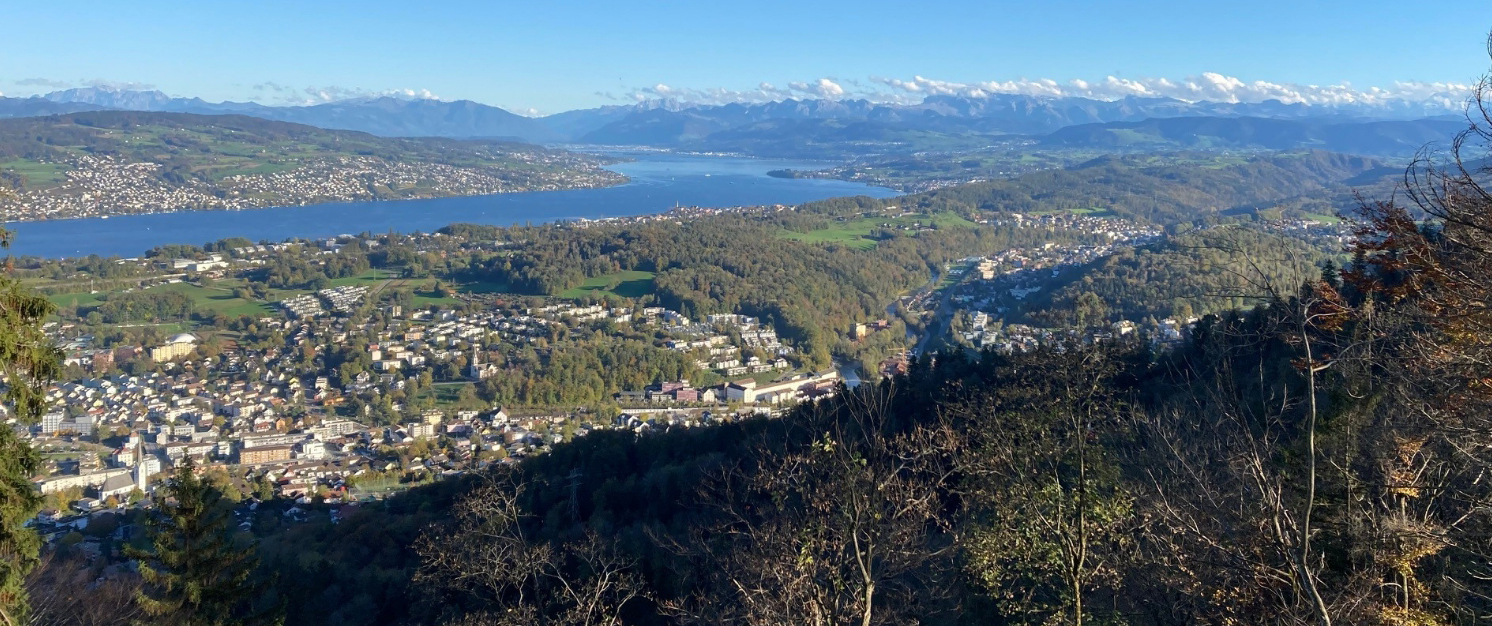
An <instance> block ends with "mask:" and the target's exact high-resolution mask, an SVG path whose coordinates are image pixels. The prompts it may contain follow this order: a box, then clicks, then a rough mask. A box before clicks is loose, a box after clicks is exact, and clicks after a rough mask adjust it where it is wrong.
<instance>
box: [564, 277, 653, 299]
mask: <svg viewBox="0 0 1492 626" xmlns="http://www.w3.org/2000/svg"><path fill="white" fill-rule="evenodd" d="M653 276H654V274H653V273H652V272H639V271H627V272H615V273H612V274H606V275H603V276H597V277H595V278H591V279H588V280H586V281H585V282H584V283H581V284H580V286H579V287H576V288H574V289H566V290H565V291H562V292H560V294H559V295H560V297H561V298H584V297H586V296H598V297H599V296H616V297H620V298H641V297H643V296H645V295H648V294H650V293H653Z"/></svg>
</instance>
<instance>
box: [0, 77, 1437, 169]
mask: <svg viewBox="0 0 1492 626" xmlns="http://www.w3.org/2000/svg"><path fill="white" fill-rule="evenodd" d="M88 110H129V111H166V112H181V113H197V114H239V115H249V116H253V117H258V118H263V119H268V120H275V121H285V122H295V123H299V124H306V125H310V126H317V127H321V128H329V129H341V130H358V131H363V132H367V133H371V134H375V135H382V136H391V137H398V136H430V137H454V138H503V139H516V140H521V141H527V142H531V143H587V144H605V145H644V146H656V147H671V148H680V149H694V150H711V151H734V152H744V153H749V154H757V155H763V156H824V157H837V156H845V155H850V154H864V153H867V152H869V153H877V152H880V153H884V152H896V151H915V150H929V149H967V148H970V147H975V148H977V147H979V146H980V145H984V144H989V143H990V142H992V141H1001V140H1009V139H1012V138H1018V139H1025V140H1036V139H1039V140H1040V142H1041V143H1042V144H1043V145H1046V146H1050V147H1108V148H1114V147H1130V146H1136V147H1138V146H1141V145H1149V144H1155V145H1166V146H1172V147H1175V146H1183V147H1209V146H1213V147H1267V148H1296V147H1322V148H1327V149H1333V150H1337V149H1346V150H1349V151H1354V152H1362V153H1365V154H1389V153H1395V152H1398V151H1402V150H1406V149H1412V148H1414V147H1417V146H1418V145H1419V144H1416V143H1415V142H1417V141H1419V140H1421V139H1443V138H1446V137H1448V136H1449V135H1446V134H1444V133H1443V131H1445V130H1446V129H1449V128H1450V126H1451V125H1453V124H1459V122H1455V121H1454V120H1456V119H1459V118H1458V117H1457V116H1451V115H1447V114H1446V111H1445V110H1444V109H1440V108H1435V107H1433V106H1431V105H1414V104H1409V103H1402V102H1401V103H1396V104H1393V105H1383V106H1368V105H1353V106H1342V107H1322V106H1308V105H1304V104H1285V103H1282V102H1279V101H1268V102H1263V103H1215V102H1185V101H1181V100H1174V99H1169V98H1138V97H1131V98H1125V99H1122V100H1114V101H1103V100H1091V99H1086V98H1075V97H1060V98H1058V97H1040V96H1024V95H990V96H987V97H977V98H976V97H966V96H929V97H927V98H926V99H924V100H923V101H922V102H920V103H916V104H889V103H877V102H870V101H866V100H786V101H780V102H767V103H737V104H725V105H686V104H681V103H678V102H673V101H650V102H643V103H638V104H634V105H616V106H605V107H600V108H595V109H582V110H575V111H567V112H564V113H558V114H555V115H550V116H547V117H538V118H531V117H524V116H521V115H517V114H514V113H511V112H508V111H505V110H503V109H501V108H498V107H494V106H488V105H485V104H480V103H477V102H472V101H470V100H458V101H454V102H446V101H440V100H409V99H401V98H392V97H377V98H359V99H352V100H344V101H338V102H331V103H326V104H316V105H307V106H268V105H263V104H258V103H252V102H218V103H212V102H206V101H204V100H202V99H200V98H179V97H172V96H168V95H166V94H164V93H161V92H159V91H120V90H109V89H100V88H82V89H68V90H64V91H57V92H53V93H49V94H46V95H44V96H34V97H30V98H5V97H0V117H33V116H41V115H56V114H63V113H72V112H79V111H88ZM1423 118H1439V119H1440V120H1445V122H1444V123H1441V122H1440V121H1434V120H1432V121H1429V122H1416V124H1414V125H1409V126H1405V125H1403V124H1402V122H1404V121H1406V120H1422V119H1423ZM1183 120H1185V121H1183ZM1204 120H1212V121H1211V122H1207V121H1204ZM1245 120H1252V121H1245ZM1162 122H1164V123H1162ZM1364 123H1382V124H1383V125H1382V126H1376V127H1363V126H1353V125H1355V124H1356V125H1360V124H1364ZM1292 124H1304V125H1305V126H1294V125H1292ZM1364 128H1368V129H1369V130H1371V133H1370V136H1369V137H1366V138H1353V137H1351V136H1350V134H1351V133H1352V132H1356V131H1357V130H1362V129H1364ZM1437 133H1438V134H1437ZM1193 135H1195V136H1196V138H1193ZM1214 137H1215V140H1214V139H1213V138H1214ZM1420 143H1423V142H1420ZM1351 146H1358V148H1353V147H1351Z"/></svg>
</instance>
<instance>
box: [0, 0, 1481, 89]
mask: <svg viewBox="0 0 1492 626" xmlns="http://www.w3.org/2000/svg"><path fill="white" fill-rule="evenodd" d="M1489 28H1492V2H1488V1H1487V0H1454V1H1452V0H1421V1H1420V2H1418V3H1406V2H1402V1H1398V2H1382V1H1378V0H1358V1H1356V2H1343V1H1337V0H1294V1H1289V2H1286V1H1276V0H1267V1H1254V2H1248V1H1235V2H1207V1H1205V0H1191V1H1187V2H1180V1H1169V0H1131V1H1123V2H1121V1H1101V2H1100V1H1096V0H1094V1H1087V2H1082V1H1075V0H1045V1H1036V2H1032V1H1029V0H1027V1H1024V2H1006V1H983V2H973V1H970V2H950V1H942V0H912V1H902V2H883V1H880V0H859V1H841V0H834V1H827V2H808V1H798V2H783V1H777V0H768V1H754V2H739V1H735V2H710V1H702V0H696V1H694V2H675V1H671V0H669V1H653V2H646V3H642V2H638V3H622V2H577V1H566V0H546V1H541V2H524V3H513V2H502V1H496V2H494V1H486V2H482V1H468V0H452V1H442V0H427V1H423V2H392V1H385V0H363V1H361V2H321V1H314V0H304V1H302V2H278V1H270V2H219V1H203V0H195V1H192V2H166V1H160V0H135V1H131V2H118V1H113V2H72V3H68V4H67V6H66V8H65V9H64V8H62V7H60V6H59V5H57V4H55V3H49V2H17V3H11V6H8V7H7V9H6V20H5V21H4V23H3V24H0V93H4V94H6V95H29V94H31V93H39V92H45V91H49V90H51V89H53V88H54V87H57V86H64V85H71V86H78V85H82V84H85V83H88V82H91V81H107V82H113V83H135V84H142V85H149V86H153V87H155V88H158V89H161V90H162V91H165V92H167V93H170V94H173V95H191V96H201V97H203V98H206V99H208V100H214V101H215V100H224V99H231V100H247V99H255V100H260V101H266V102H278V101H291V100H312V99H316V98H320V97H323V94H324V96H325V97H337V96H339V95H345V94H352V93H373V92H381V91H384V90H395V89H398V90H428V92H430V93H432V94H434V95H437V96H439V97H441V98H444V99H463V98H464V99H471V100H477V101H480V102H485V103H489V104H496V105H499V106H503V107H505V108H509V109H512V110H519V111H525V110H529V109H533V110H536V111H538V112H543V113H552V112H557V111H562V110H567V109H572V108H579V107H587V106H596V105H601V104H612V103H618V102H622V101H625V100H626V99H627V98H628V97H629V96H628V94H633V93H638V90H639V89H643V88H648V87H654V86H657V85H666V86H667V87H668V89H666V90H662V91H661V92H660V91H659V90H656V89H655V90H652V91H644V92H641V93H642V94H643V95H649V94H653V95H656V94H658V93H670V92H671V93H673V94H675V95H681V94H682V95H686V96H693V97H696V98H706V97H716V98H731V97H736V94H731V93H725V94H715V95H713V96H710V95H707V94H701V93H698V92H690V91H687V90H704V89H711V88H724V89H728V90H733V91H751V90H757V91H758V92H760V89H759V85H760V83H763V82H766V83H770V84H771V85H772V86H773V87H774V89H779V90H785V89H789V88H788V87H787V86H788V85H789V84H790V83H793V82H803V83H809V85H808V86H807V89H808V91H799V92H795V93H813V90H814V89H815V85H822V84H823V83H818V82H817V81H820V80H821V79H828V80H829V81H830V84H833V85H835V86H836V87H839V88H840V89H842V90H843V92H844V93H845V94H846V95H857V94H861V93H869V92H878V91H879V92H885V93H890V94H897V95H901V96H905V97H920V95H923V94H925V93H927V92H929V91H930V90H936V89H940V88H942V87H940V86H944V85H947V84H950V83H951V84H958V85H963V86H965V87H964V88H966V89H971V88H972V87H968V86H969V85H975V84H977V83H983V82H986V81H999V82H1004V81H1018V80H1019V79H1027V80H1028V81H1032V80H1035V79H1053V80H1055V81H1057V82H1058V83H1059V84H1064V85H1066V84H1068V83H1067V81H1069V80H1071V79H1082V80H1085V81H1090V83H1091V82H1094V81H1103V80H1104V79H1106V77H1109V76H1114V77H1116V78H1119V79H1124V80H1138V79H1158V78H1167V79H1170V80H1171V81H1173V82H1175V81H1181V80H1184V79H1186V78H1187V77H1196V76H1200V75H1202V74H1203V73H1206V72H1212V73H1216V74H1221V75H1224V76H1227V77H1236V78H1238V79H1240V80H1242V81H1243V82H1244V83H1245V84H1247V83H1252V82H1253V81H1267V82H1269V83H1271V84H1278V85H1287V86H1293V85H1313V84H1314V85H1340V84H1343V83H1350V85H1351V87H1352V88H1353V89H1364V88H1367V87H1370V86H1379V87H1390V88H1391V87H1393V85H1394V84H1395V82H1396V81H1422V82H1449V83H1459V84H1465V83H1469V82H1471V81H1472V80H1474V79H1475V78H1476V77H1477V76H1479V75H1480V74H1481V73H1482V72H1484V71H1485V70H1486V69H1487V68H1488V65H1489V63H1488V58H1487V52H1486V44H1485V38H1486V34H1487V31H1488V29H1489ZM919 76H920V77H923V78H925V79H926V80H925V81H924V82H922V83H920V85H921V87H919V88H917V89H913V90H909V89H908V88H907V87H906V85H914V84H919V83H914V82H913V79H914V77H919ZM873 77H876V78H883V79H896V80H900V81H904V82H903V83H902V85H903V86H902V87H896V86H892V85H888V84H887V82H879V83H878V82H874V81H872V80H871V79H872V78H873ZM256 85H259V86H260V87H259V88H258V89H256V88H255V86H256ZM268 85H275V86H279V89H276V88H274V87H270V86H268ZM1024 85H1026V83H1018V84H1014V86H1012V87H1010V88H1011V89H1025V88H1026V87H1025V86H1024ZM308 89H309V91H308Z"/></svg>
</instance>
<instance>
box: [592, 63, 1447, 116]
mask: <svg viewBox="0 0 1492 626" xmlns="http://www.w3.org/2000/svg"><path fill="white" fill-rule="evenodd" d="M1471 87H1472V86H1471V85H1470V84H1466V83H1453V82H1420V81H1406V82H1395V83H1393V84H1391V85H1389V86H1387V87H1368V88H1362V89H1359V88H1356V87H1354V86H1352V85H1351V84H1348V83H1340V84H1335V85H1300V84H1294V83H1285V82H1271V81H1264V80H1252V81H1247V80H1243V79H1241V78H1238V77H1234V76H1227V75H1224V74H1219V73H1216V72H1203V73H1201V74H1197V75H1195V76H1188V77H1185V78H1165V77H1160V78H1122V77H1118V76H1106V77H1104V78H1102V79H1099V80H1088V79H1071V80H1066V81H1058V80H1054V79H1051V78H1035V79H1029V78H1016V79H1009V80H990V81H979V82H955V81H946V80H939V79H934V78H927V77H924V76H920V75H916V76H912V77H911V78H889V77H881V76H872V77H870V78H869V80H868V81H866V82H864V83H862V82H860V81H857V80H853V79H838V78H820V79H818V80H814V81H800V82H790V83H787V85H786V86H784V87H779V86H775V85H773V84H771V83H760V84H758V85H757V86H756V88H754V89H739V90H738V89H727V88H721V87H715V88H693V87H677V86H673V85H666V84H662V83H659V84H656V85H653V86H651V87H641V88H636V89H632V90H630V91H628V92H626V93H624V94H621V95H616V94H613V93H611V92H604V93H602V92H598V94H597V95H601V96H603V97H605V98H607V99H610V100H620V101H631V102H647V101H654V100H664V101H669V102H676V103H682V104H728V103H732V102H773V101H781V100H787V99H790V98H799V99H802V98H819V99H866V100H871V101H874V102H886V103H896V104H915V103H918V102H921V101H922V99H923V98H926V97H928V96H968V97H975V98H979V97H987V96H992V95H997V94H1011V95H1027V96H1043V97H1082V98H1090V99H1094V100H1118V99H1122V98H1127V97H1141V98H1173V99H1176V100H1183V101H1186V102H1202V101H1206V102H1218V103H1229V104H1236V103H1258V102H1264V101H1266V100H1279V101H1280V102H1284V103H1286V104H1307V105H1316V106H1349V105H1366V106H1384V105H1415V106H1424V107H1427V108H1430V109H1435V108H1440V109H1445V110H1459V109H1460V108H1461V107H1462V106H1463V105H1464V103H1465V101H1466V98H1467V96H1468V95H1470V93H1471Z"/></svg>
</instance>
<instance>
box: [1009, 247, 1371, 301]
mask: <svg viewBox="0 0 1492 626" xmlns="http://www.w3.org/2000/svg"><path fill="white" fill-rule="evenodd" d="M1339 256H1342V255H1341V254H1340V253H1338V254H1332V252H1331V251H1330V250H1329V249H1326V250H1323V249H1322V247H1321V246H1312V245H1309V244H1307V243H1305V242H1303V241H1300V240H1298V239H1292V238H1288V237H1281V236H1278V235H1275V234H1271V233H1267V232H1263V231H1260V230H1257V229H1253V228H1247V227H1221V228H1214V229H1208V230H1202V231H1194V232H1189V233H1184V234H1181V235H1177V236H1173V237H1167V238H1166V239H1164V240H1162V241H1159V242H1156V243H1154V244H1149V245H1145V246H1139V247H1134V248H1121V249H1119V250H1117V251H1115V252H1114V253H1113V254H1111V255H1108V256H1105V257H1104V258H1102V259H1100V260H1098V261H1095V262H1093V263H1091V264H1089V265H1087V266H1084V267H1081V268H1076V269H1072V270H1069V271H1067V272H1065V273H1064V274H1063V275H1061V276H1058V277H1056V278H1054V279H1053V280H1052V282H1051V284H1050V285H1048V288H1046V289H1043V290H1042V291H1041V292H1038V293H1037V294H1035V295H1034V296H1032V297H1031V298H1030V302H1028V303H1027V305H1026V306H1027V309H1026V310H1027V312H1028V314H1030V315H1032V316H1033V317H1034V318H1037V319H1044V320H1047V321H1054V320H1056V319H1058V318H1060V317H1061V314H1060V313H1061V312H1063V311H1066V310H1068V309H1071V308H1072V303H1074V302H1075V301H1077V300H1078V298H1080V297H1081V296H1082V295H1083V294H1088V293H1091V294H1094V295H1096V296H1098V297H1099V298H1100V299H1101V300H1102V301H1103V303H1104V304H1105V306H1106V307H1107V310H1108V312H1109V315H1110V316H1112V317H1113V318H1115V319H1123V320H1145V319H1147V318H1148V319H1163V318H1166V317H1171V316H1175V317H1179V318H1182V319H1183V320H1184V319H1186V318H1190V317H1192V316H1193V315H1206V314H1209V313H1224V312H1227V311H1233V310H1240V309H1248V308H1251V307H1253V306H1254V305H1255V304H1257V303H1258V302H1259V301H1260V299H1261V298H1265V299H1267V298H1268V297H1269V295H1270V294H1271V293H1276V292H1289V291H1291V290H1292V289H1293V287H1294V286H1296V285H1300V284H1302V283H1304V282H1306V281H1308V280H1311V279H1313V278H1316V277H1318V276H1320V275H1321V268H1323V267H1325V266H1327V265H1328V264H1330V265H1331V266H1333V267H1334V266H1336V265H1337V263H1336V259H1335V258H1334V257H1339Z"/></svg>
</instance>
